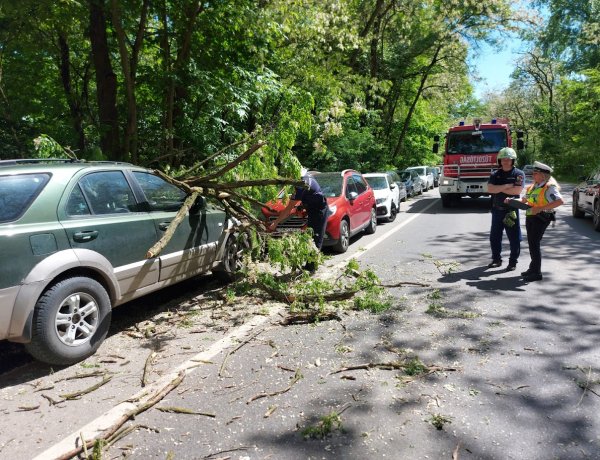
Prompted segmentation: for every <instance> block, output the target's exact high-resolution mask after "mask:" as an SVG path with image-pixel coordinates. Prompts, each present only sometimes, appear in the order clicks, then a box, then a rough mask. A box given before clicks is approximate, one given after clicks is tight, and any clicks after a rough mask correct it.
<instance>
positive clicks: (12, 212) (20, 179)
mask: <svg viewBox="0 0 600 460" xmlns="http://www.w3.org/2000/svg"><path fill="white" fill-rule="evenodd" d="M49 179H50V175H49V174H22V175H18V176H0V223H1V222H11V221H13V220H16V219H18V218H19V217H20V216H21V215H23V213H24V212H25V211H26V210H27V208H28V207H29V205H30V204H31V203H32V202H33V200H34V199H35V197H36V196H37V195H38V194H39V193H40V192H41V191H42V189H43V188H44V186H45V185H46V184H47V183H48V180H49Z"/></svg>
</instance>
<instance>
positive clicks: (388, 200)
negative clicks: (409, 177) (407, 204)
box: [363, 173, 400, 222]
mask: <svg viewBox="0 0 600 460" xmlns="http://www.w3.org/2000/svg"><path fill="white" fill-rule="evenodd" d="M363 177H364V178H365V179H367V182H368V183H369V185H370V186H371V188H372V189H373V192H374V193H375V202H376V203H377V218H378V219H382V220H386V221H387V222H393V221H394V220H396V214H398V213H399V212H400V194H399V193H398V186H397V185H396V183H395V182H394V181H393V180H392V177H391V176H390V175H389V174H388V173H368V174H363Z"/></svg>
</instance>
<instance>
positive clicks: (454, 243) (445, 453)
mask: <svg viewBox="0 0 600 460" xmlns="http://www.w3.org/2000/svg"><path fill="white" fill-rule="evenodd" d="M565 197H566V198H567V200H568V201H569V188H568V187H565ZM463 201H464V202H463V203H462V204H461V206H460V207H456V208H452V209H444V208H442V207H441V203H440V202H439V197H438V194H437V191H432V192H427V193H426V194H425V195H424V196H423V197H421V198H419V199H416V200H411V201H409V203H407V204H403V205H402V206H403V207H402V213H401V214H400V215H399V216H398V218H397V219H396V221H395V222H394V223H391V224H384V225H381V226H380V227H378V229H377V232H376V233H375V234H374V235H370V236H360V237H357V238H355V239H354V240H353V241H352V246H351V247H350V250H349V251H348V253H346V254H344V255H336V256H334V257H332V258H331V260H329V261H328V263H327V266H325V267H323V268H322V269H321V273H323V274H328V273H333V272H334V271H335V267H336V266H338V265H339V264H341V263H343V262H344V261H345V260H347V259H349V258H350V257H356V258H357V259H358V261H359V263H360V264H361V265H362V266H363V267H371V268H373V269H374V270H375V271H376V273H377V274H378V275H379V276H380V278H381V279H382V281H383V282H384V283H387V284H399V287H395V288H391V289H390V290H389V293H390V295H391V296H392V299H393V302H392V308H390V309H389V310H387V311H386V312H383V313H378V314H373V313H370V312H358V313H355V312H350V313H344V314H341V316H340V320H337V321H336V320H333V321H323V322H320V323H317V324H296V325H292V326H283V325H282V324H281V323H280V320H281V316H280V314H279V313H278V310H277V309H274V308H270V309H268V311H260V313H261V315H260V316H259V317H260V318H261V319H260V320H259V321H258V322H256V323H253V325H251V326H248V327H247V329H246V330H244V331H241V332H240V330H239V329H237V328H236V327H234V324H235V323H240V324H241V322H242V321H241V319H240V318H241V316H240V317H236V318H235V321H234V320H232V318H233V317H234V316H233V315H232V311H233V310H236V308H238V307H239V308H241V307H240V306H239V305H236V304H235V303H234V304H233V305H231V304H229V305H228V306H225V307H223V308H220V309H219V310H218V311H219V312H220V313H219V315H223V318H224V319H220V318H216V317H215V316H216V315H215V311H216V310H211V311H210V313H206V314H207V315H208V317H207V318H206V320H205V321H204V322H203V323H202V327H200V326H199V325H197V324H196V325H195V326H194V328H195V329H192V330H189V329H188V330H187V333H186V331H185V330H178V331H177V332H173V331H172V330H170V331H169V334H168V335H169V337H168V338H164V339H162V340H161V342H160V345H161V346H160V347H159V346H156V347H155V348H152V346H151V345H152V344H153V345H157V342H156V341H154V342H152V341H142V342H140V340H138V341H137V342H136V341H135V340H134V339H132V338H130V337H128V336H126V334H125V333H126V332H129V331H131V330H134V332H139V330H140V326H139V325H140V324H143V323H144V321H147V320H148V319H149V318H153V319H154V318H155V315H157V314H159V313H158V312H160V311H162V310H168V311H177V309H178V308H181V305H187V304H186V302H188V303H189V301H184V299H186V298H188V299H189V297H190V296H192V297H193V298H195V299H204V297H205V296H207V295H208V294H209V293H210V291H211V289H212V288H214V286H213V285H211V283H212V281H211V280H210V278H209V277H207V278H206V279H205V280H206V282H205V283H204V284H203V287H202V288H199V287H198V285H197V284H185V285H183V286H181V287H179V288H178V289H176V290H170V291H167V292H165V293H164V294H162V295H161V297H160V298H153V299H151V300H152V302H149V301H148V300H147V299H146V301H144V300H142V301H141V302H139V303H138V304H137V306H136V305H134V306H133V308H132V309H131V311H133V313H131V311H124V310H121V313H119V315H122V316H119V318H121V319H117V323H116V326H115V327H116V329H115V327H113V328H112V329H111V337H110V338H109V339H108V340H107V343H106V346H105V345H103V347H102V348H101V350H100V352H99V354H98V356H97V357H96V360H95V361H93V360H92V361H90V362H89V363H88V366H86V367H84V368H81V367H77V368H75V367H76V366H72V367H71V368H66V369H59V370H56V369H53V370H51V369H49V368H47V367H46V366H43V365H40V364H39V363H33V362H25V363H24V364H23V363H20V364H19V366H18V367H16V368H13V369H9V368H10V366H6V361H7V356H8V354H4V353H2V350H0V353H2V354H0V363H2V362H4V363H5V369H8V370H7V371H5V372H4V373H2V374H0V402H1V404H2V406H0V412H2V413H3V417H2V418H1V419H0V458H7V459H9V458H10V459H13V458H33V457H35V456H36V455H40V457H39V458H51V455H53V456H55V455H56V453H57V452H61V449H60V448H62V449H63V450H62V452H64V451H65V450H64V448H65V446H67V447H68V446H71V447H72V444H73V441H72V438H71V440H70V441H69V440H68V439H69V438H68V435H69V434H77V433H81V434H83V435H84V438H89V437H88V435H87V432H88V429H83V428H82V427H83V426H84V425H85V424H87V423H90V422H91V425H93V426H95V428H96V429H97V430H101V429H105V428H107V427H108V426H110V425H112V424H113V422H114V416H112V418H111V416H110V415H106V414H107V412H108V411H109V410H110V409H111V408H113V407H115V406H118V405H119V404H123V403H122V401H124V400H126V399H130V398H131V396H133V395H135V394H136V393H137V394H138V395H139V394H140V391H141V392H142V393H141V394H143V393H144V389H143V388H141V386H140V382H139V375H140V370H141V368H143V367H144V360H146V358H147V356H148V353H149V351H152V350H155V353H156V357H155V360H154V361H152V363H153V367H152V369H153V371H152V372H151V373H150V376H149V380H150V381H152V382H154V383H155V384H156V385H158V386H157V388H163V387H164V385H165V382H167V383H168V382H170V381H172V376H173V375H174V373H173V370H174V369H176V368H177V367H178V366H180V365H181V363H183V362H184V361H186V360H187V362H188V365H189V367H187V369H188V371H187V375H186V376H185V378H184V379H183V381H182V382H181V384H179V386H177V388H175V389H174V390H173V391H171V392H170V393H169V394H168V395H167V396H166V397H165V398H164V399H163V400H161V401H160V402H159V403H158V404H156V406H153V408H151V409H150V410H147V411H145V412H143V413H141V414H140V415H138V416H136V418H135V420H134V421H132V422H129V423H128V425H129V426H133V425H137V426H138V429H136V430H134V431H132V432H130V433H128V434H127V435H126V436H124V437H123V438H122V439H121V440H119V441H117V442H116V443H115V444H114V445H112V446H111V447H110V449H109V450H108V452H107V453H106V454H105V458H116V457H120V456H125V457H127V458H138V459H147V458H157V459H158V458H175V459H180V458H181V459H199V458H220V459H226V458H231V459H265V458H270V459H300V458H302V459H308V458H311V459H317V458H318V459H340V458H343V459H364V458H392V459H423V458H431V459H438V458H439V459H442V458H448V459H450V458H453V455H455V456H456V458H460V459H540V460H541V459H600V418H599V417H598V413H600V366H599V364H598V363H599V362H600V349H599V346H598V343H599V339H600V313H599V309H600V303H599V301H598V299H599V291H600V283H598V280H597V278H598V276H597V265H596V263H595V262H596V260H597V259H598V256H599V255H600V233H598V232H595V231H594V230H593V229H592V226H591V222H590V219H589V218H586V219H583V220H579V219H573V218H572V217H571V215H570V207H569V204H570V201H569V202H568V203H567V205H565V206H563V207H562V208H561V209H560V210H559V215H558V221H557V225H556V226H555V227H554V228H549V229H548V231H547V233H546V236H545V237H544V241H543V247H542V249H543V254H544V262H543V267H542V268H543V272H544V280H543V281H542V282H538V283H530V284H526V283H524V282H522V281H521V280H520V277H519V272H520V271H521V270H525V269H526V268H527V265H528V262H529V257H528V251H527V243H526V240H525V241H524V242H523V246H522V254H521V258H520V260H519V266H518V268H517V271H516V272H510V273H505V272H503V271H502V268H499V269H491V270H490V269H486V268H485V266H486V265H487V263H488V262H489V259H490V254H489V243H488V229H489V222H490V215H489V213H488V207H489V202H488V200H485V199H480V200H463ZM523 230H524V229H523ZM505 250H506V254H507V251H508V243H507V242H506V245H505ZM506 259H507V258H506V257H505V260H506ZM409 283H415V284H409ZM149 305H150V308H149ZM197 305H203V301H201V302H198V303H197V304H196V306H197ZM245 308H246V309H250V308H249V307H248V306H246V307H245ZM265 308H266V307H265ZM206 310H207V311H208V308H207V309H206ZM250 310H251V309H250ZM131 314H134V316H135V319H131V317H130V315H131ZM134 326H135V327H134ZM236 331H238V332H237V334H238V335H235V336H233V337H231V334H236ZM140 343H142V344H144V347H143V349H142V350H137V348H140V346H139V344H140ZM136 347H137V348H136ZM15 356H16V357H17V358H16V359H19V356H21V358H20V359H23V360H24V361H27V359H26V358H23V357H22V352H20V351H19V350H18V349H17V350H16V351H15V352H14V353H13V354H12V355H10V358H8V359H9V360H10V361H11V362H12V360H13V359H15ZM126 357H127V358H129V359H128V360H125V358H126ZM190 359H191V360H192V361H190ZM411 360H412V363H413V364H415V366H413V367H412V368H410V369H409V370H412V372H407V370H406V368H397V367H396V368H395V367H394V365H393V363H398V362H402V363H406V362H408V361H411ZM86 362H87V361H86ZM190 363H195V364H190ZM390 363H392V365H390ZM421 363H422V364H423V365H425V366H426V367H425V368H423V367H421V368H419V366H418V365H417V364H421ZM384 364H385V365H384ZM191 366H194V367H191ZM344 368H352V369H347V370H342V369H344ZM94 369H109V370H110V373H111V374H110V375H112V376H113V377H112V380H111V381H110V382H109V383H107V384H106V385H104V386H103V387H102V388H101V389H99V390H97V391H94V392H91V393H89V394H87V395H85V396H83V397H81V398H80V399H78V400H74V401H68V402H62V403H60V404H53V405H51V404H49V403H47V402H46V401H45V400H44V399H43V398H42V397H41V395H42V394H45V395H46V396H51V397H52V398H53V399H60V398H59V397H58V395H59V394H63V393H64V392H66V391H68V390H69V389H72V388H79V389H81V388H84V387H87V386H89V385H91V384H92V383H94V382H95V381H89V382H86V383H85V384H84V383H83V382H82V381H81V382H77V383H76V384H73V383H68V385H71V386H68V387H65V386H64V385H67V382H72V381H67V380H65V379H66V378H68V377H69V376H73V374H77V373H80V372H89V371H90V370H94ZM411 374H412V375H411ZM59 388H60V390H59ZM152 391H153V387H152V385H148V386H147V387H146V393H148V392H152ZM134 399H135V398H134ZM36 405H38V406H39V407H37V408H35V409H33V408H34V407H36ZM159 407H160V408H162V409H163V410H164V409H165V408H166V409H169V410H171V411H170V412H164V411H160V410H158V408H159ZM173 408H176V409H173ZM182 409H183V410H187V411H194V412H197V413H196V414H189V413H182ZM173 410H175V411H173ZM102 414H105V415H104V417H103V418H100V417H101V416H102ZM126 426H127V425H126ZM438 428H439V429H438ZM90 430H91V428H90ZM320 435H323V437H320ZM64 438H66V439H67V441H64V442H63V444H58V445H59V446H60V448H58V449H56V448H55V449H54V450H52V446H55V445H57V443H59V442H60V440H61V439H64ZM70 443H71V444H70Z"/></svg>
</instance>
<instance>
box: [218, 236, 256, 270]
mask: <svg viewBox="0 0 600 460" xmlns="http://www.w3.org/2000/svg"><path fill="white" fill-rule="evenodd" d="M251 249H252V238H251V236H250V234H249V233H248V232H247V231H243V232H235V233H233V234H232V235H231V236H229V238H227V241H226V242H225V249H224V250H223V259H222V260H221V263H220V264H219V265H218V266H217V267H216V268H215V269H214V274H215V275H216V276H217V278H219V279H221V280H223V281H233V280H235V279H236V278H237V277H238V276H239V274H240V272H241V271H242V270H243V269H244V256H245V254H248V253H249V252H250V250H251Z"/></svg>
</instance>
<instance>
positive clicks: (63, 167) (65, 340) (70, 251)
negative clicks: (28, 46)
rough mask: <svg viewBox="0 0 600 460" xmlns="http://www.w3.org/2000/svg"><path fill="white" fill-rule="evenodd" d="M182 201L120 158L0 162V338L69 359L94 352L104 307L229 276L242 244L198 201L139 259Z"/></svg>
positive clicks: (174, 190)
mask: <svg viewBox="0 0 600 460" xmlns="http://www.w3.org/2000/svg"><path fill="white" fill-rule="evenodd" d="M185 198H186V193H185V192H184V191H183V190H181V189H180V188H178V187H176V186H174V185H172V184H170V183H168V182H166V181H165V180H163V179H162V178H161V177H159V176H157V175H155V174H154V173H153V172H152V171H151V170H148V169H144V168H140V167H136V166H133V165H131V164H128V163H113V162H83V161H71V160H6V161H0V256H1V258H2V260H1V264H0V340H2V339H7V340H9V341H14V342H22V343H24V344H25V347H26V348H27V350H28V351H29V353H31V354H32V355H33V356H34V357H35V358H37V359H39V360H40V361H44V362H47V363H50V364H60V365H68V364H72V363H75V362H77V361H80V360H82V359H85V358H86V357H88V356H90V355H92V354H93V353H94V352H95V351H96V350H97V349H98V347H99V346H100V344H101V343H102V341H103V340H104V338H105V337H106V334H107V332H108V328H109V324H110V319H111V310H112V308H113V307H116V306H117V305H120V304H122V303H124V302H127V301H129V300H132V299H134V298H136V297H140V296H142V295H144V294H148V293H150V292H152V291H155V290H157V289H160V288H163V287H165V286H169V285H172V284H174V283H177V282H179V281H183V280H185V279H188V278H190V277H193V276H195V275H198V274H200V273H203V272H206V271H209V270H212V271H218V272H220V273H221V274H224V275H225V276H232V275H233V273H234V272H235V271H236V269H237V268H239V264H240V261H241V251H242V249H243V247H244V246H246V245H247V241H248V240H247V238H246V235H245V234H244V233H239V232H238V231H237V228H238V225H237V224H239V222H236V221H234V220H233V219H231V218H229V217H228V216H227V215H226V213H225V211H223V210H222V209H219V208H217V207H213V206H210V205H209V204H207V203H206V201H205V200H204V199H198V200H197V201H196V203H195V204H194V206H193V207H192V208H191V209H190V212H189V213H188V214H187V215H186V217H185V218H184V219H183V221H182V222H181V223H180V224H179V226H178V227H177V229H176V231H175V233H174V234H173V236H172V238H171V239H170V241H169V243H168V244H167V245H166V247H165V248H164V249H163V250H162V252H161V253H160V254H159V255H158V256H156V257H153V258H149V259H148V258H146V254H147V252H148V250H149V249H150V248H151V247H152V246H153V245H154V244H155V243H156V242H157V241H158V240H159V239H160V238H161V237H162V236H163V234H164V233H165V230H166V229H167V228H168V226H169V223H170V222H171V221H172V220H173V218H174V217H175V215H176V214H177V211H178V210H179V208H180V206H181V204H182V203H183V201H184V200H185Z"/></svg>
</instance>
